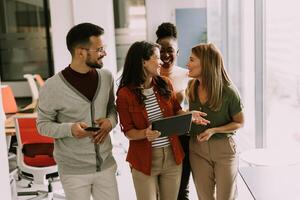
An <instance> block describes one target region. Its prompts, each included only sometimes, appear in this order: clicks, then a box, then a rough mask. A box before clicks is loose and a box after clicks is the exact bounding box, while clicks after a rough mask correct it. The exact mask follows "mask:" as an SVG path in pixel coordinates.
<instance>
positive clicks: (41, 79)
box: [34, 74, 45, 88]
mask: <svg viewBox="0 0 300 200" xmlns="http://www.w3.org/2000/svg"><path fill="white" fill-rule="evenodd" d="M34 78H35V80H36V82H37V84H38V86H39V88H41V87H43V86H44V84H45V81H44V80H43V78H42V77H41V75H39V74H35V75H34Z"/></svg>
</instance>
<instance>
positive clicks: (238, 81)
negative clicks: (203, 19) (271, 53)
mask: <svg viewBox="0 0 300 200" xmlns="http://www.w3.org/2000/svg"><path fill="white" fill-rule="evenodd" d="M253 19H254V1H253V0H232V1H223V0H212V1H210V0H209V1H207V39H208V42H213V43H215V44H216V45H217V46H218V47H219V49H221V52H222V54H223V57H224V62H225V66H226V69H227V71H228V73H229V75H230V77H231V78H232V81H233V82H234V84H235V85H236V86H237V88H238V90H239V92H240V94H241V97H242V100H243V104H244V114H245V125H244V127H243V128H242V129H241V130H239V131H238V132H237V134H236V139H237V141H238V146H239V149H240V150H245V149H249V148H254V147H255V112H254V102H255V99H254V96H255V91H254V90H255V88H254V85H255V82H254V80H255V79H254V77H255V72H254V20H253Z"/></svg>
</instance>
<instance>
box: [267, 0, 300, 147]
mask: <svg viewBox="0 0 300 200" xmlns="http://www.w3.org/2000/svg"><path fill="white" fill-rule="evenodd" d="M265 12H266V14H265V16H266V22H265V29H266V41H265V42H266V75H265V78H266V86H265V87H266V90H265V94H266V98H265V106H266V146H267V147H272V148H282V147H299V145H300V127H299V119H300V68H299V63H300V53H299V52H300V39H299V36H300V23H299V20H300V12H299V3H298V2H297V1H293V0H286V1H280V0H267V1H266V10H265Z"/></svg>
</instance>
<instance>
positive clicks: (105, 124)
mask: <svg viewBox="0 0 300 200" xmlns="http://www.w3.org/2000/svg"><path fill="white" fill-rule="evenodd" d="M96 123H97V124H98V126H99V127H100V131H98V132H97V133H96V135H94V136H93V142H94V143H96V144H100V143H101V142H103V141H104V139H105V137H106V136H107V135H108V134H109V132H110V131H111V130H112V124H111V123H110V121H109V119H107V118H100V119H97V120H96Z"/></svg>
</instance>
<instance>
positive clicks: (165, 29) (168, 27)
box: [156, 22, 177, 42]
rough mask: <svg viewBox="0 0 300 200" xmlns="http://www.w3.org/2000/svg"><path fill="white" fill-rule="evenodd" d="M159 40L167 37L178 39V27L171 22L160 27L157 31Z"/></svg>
mask: <svg viewBox="0 0 300 200" xmlns="http://www.w3.org/2000/svg"><path fill="white" fill-rule="evenodd" d="M156 36H157V40H156V42H157V41H158V40H160V39H162V38H166V37H172V38H175V39H177V29H176V26H175V25H174V24H172V23H169V22H164V23H162V24H161V25H159V26H158V28H157V31H156Z"/></svg>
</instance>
